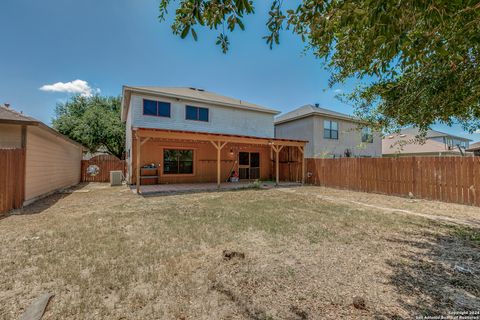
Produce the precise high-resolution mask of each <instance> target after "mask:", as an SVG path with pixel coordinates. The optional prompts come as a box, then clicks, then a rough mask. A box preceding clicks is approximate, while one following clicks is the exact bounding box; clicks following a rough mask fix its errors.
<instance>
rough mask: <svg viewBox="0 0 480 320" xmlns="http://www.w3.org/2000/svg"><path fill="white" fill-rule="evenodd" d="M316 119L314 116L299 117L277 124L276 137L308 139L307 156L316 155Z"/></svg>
mask: <svg viewBox="0 0 480 320" xmlns="http://www.w3.org/2000/svg"><path fill="white" fill-rule="evenodd" d="M314 133H315V127H314V121H313V117H307V118H302V119H298V120H295V121H290V122H285V123H281V124H278V125H275V138H281V139H295V140H306V141H308V143H307V144H306V146H305V158H313V155H314V143H313V141H314Z"/></svg>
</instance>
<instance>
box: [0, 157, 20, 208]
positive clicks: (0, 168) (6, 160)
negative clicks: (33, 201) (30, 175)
mask: <svg viewBox="0 0 480 320" xmlns="http://www.w3.org/2000/svg"><path fill="white" fill-rule="evenodd" d="M24 190H25V150H24V149H0V213H4V212H7V211H9V210H11V209H18V208H21V207H22V204H23V200H24Z"/></svg>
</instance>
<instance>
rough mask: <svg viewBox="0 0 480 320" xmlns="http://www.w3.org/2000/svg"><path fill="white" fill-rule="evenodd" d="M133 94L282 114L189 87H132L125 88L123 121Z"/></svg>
mask: <svg viewBox="0 0 480 320" xmlns="http://www.w3.org/2000/svg"><path fill="white" fill-rule="evenodd" d="M132 92H135V93H140V94H150V95H158V96H162V97H167V98H174V99H182V100H188V101H194V102H200V103H208V104H215V105H219V106H225V107H231V108H238V109H244V110H253V111H259V112H265V113H270V114H274V115H276V114H279V113H280V112H279V111H277V110H274V109H270V108H266V107H263V106H260V105H257V104H254V103H251V102H247V101H244V100H240V99H236V98H231V97H226V96H222V95H220V94H217V93H213V92H209V91H205V90H203V89H197V88H187V87H148V86H147V87H145V86H143V87H142V86H141V87H136V86H135V87H132V86H123V100H122V120H124V121H125V119H126V117H127V112H128V107H129V104H130V95H131V93H132Z"/></svg>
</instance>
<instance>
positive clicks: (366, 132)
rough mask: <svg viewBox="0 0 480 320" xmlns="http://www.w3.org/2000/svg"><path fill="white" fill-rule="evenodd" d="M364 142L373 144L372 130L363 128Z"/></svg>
mask: <svg viewBox="0 0 480 320" xmlns="http://www.w3.org/2000/svg"><path fill="white" fill-rule="evenodd" d="M362 142H366V143H373V133H372V128H368V127H364V128H362Z"/></svg>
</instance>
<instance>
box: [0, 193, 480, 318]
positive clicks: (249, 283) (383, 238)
mask: <svg viewBox="0 0 480 320" xmlns="http://www.w3.org/2000/svg"><path fill="white" fill-rule="evenodd" d="M336 199H337V200H336ZM361 201H363V202H364V203H366V204H368V205H367V206H364V205H360V204H358V202H361ZM382 208H390V209H391V208H394V209H395V210H397V209H402V210H407V211H409V212H410V211H412V212H417V213H421V214H423V215H432V216H434V217H436V216H446V217H451V218H452V217H453V218H458V219H460V220H461V222H465V221H471V222H472V224H471V226H468V224H465V223H460V224H455V223H452V222H448V221H443V220H436V219H428V218H426V217H425V216H421V215H412V214H409V213H408V212H403V211H398V212H396V211H395V210H393V209H391V210H385V209H382ZM17 213H19V215H11V216H7V217H5V218H3V219H1V220H0V237H1V245H0V270H1V273H0V318H3V319H18V318H19V316H20V315H21V314H22V312H23V311H24V310H25V308H26V307H27V306H28V305H29V303H30V302H31V301H32V300H34V299H35V298H36V297H37V296H38V295H40V294H41V293H44V292H53V293H54V294H55V297H54V298H53V300H52V301H51V303H50V304H49V306H48V309H47V312H46V314H45V316H44V318H43V319H339V318H342V319H372V318H373V319H391V318H394V319H411V318H413V317H415V316H417V315H422V314H423V315H433V314H443V315H447V314H448V312H451V311H453V310H464V311H467V310H480V299H479V297H480V232H479V229H478V228H477V227H476V224H475V223H476V222H478V221H480V209H479V208H473V207H466V206H460V205H450V204H439V203H437V202H429V201H416V200H409V199H403V198H395V197H387V196H379V195H367V194H364V193H355V192H347V191H339V190H332V189H326V188H318V187H303V188H301V187H297V188H289V189H270V190H242V191H230V192H212V193H196V194H183V195H170V196H157V197H153V196H152V197H140V196H136V195H134V194H132V193H131V192H130V191H129V190H128V189H127V188H126V187H119V188H110V187H108V186H106V185H100V184H90V185H87V186H83V187H82V188H80V189H78V190H76V191H75V192H73V193H65V194H57V195H54V196H51V197H49V198H46V199H44V200H42V201H40V202H37V203H36V204H34V205H32V206H30V207H27V208H25V209H23V210H20V211H18V212H17ZM223 250H234V251H239V252H243V253H245V258H244V259H242V258H241V257H240V258H239V257H234V258H232V259H231V260H224V259H223V255H222V251H223ZM356 296H358V297H362V298H363V299H365V302H366V309H365V310H361V309H357V308H355V307H354V306H353V305H352V301H353V298H354V297H356Z"/></svg>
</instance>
